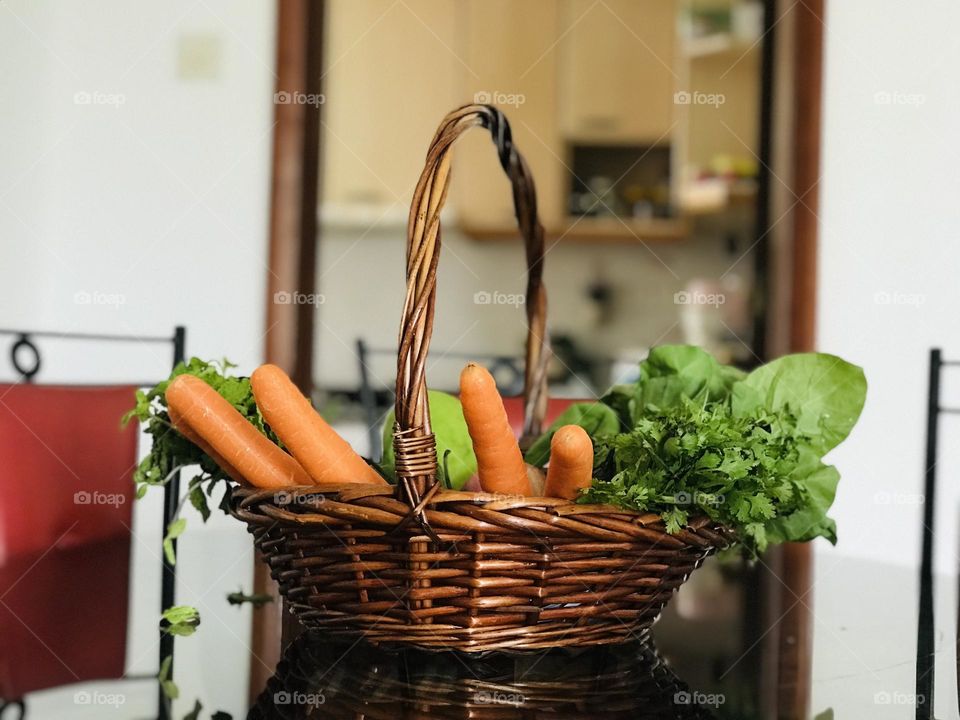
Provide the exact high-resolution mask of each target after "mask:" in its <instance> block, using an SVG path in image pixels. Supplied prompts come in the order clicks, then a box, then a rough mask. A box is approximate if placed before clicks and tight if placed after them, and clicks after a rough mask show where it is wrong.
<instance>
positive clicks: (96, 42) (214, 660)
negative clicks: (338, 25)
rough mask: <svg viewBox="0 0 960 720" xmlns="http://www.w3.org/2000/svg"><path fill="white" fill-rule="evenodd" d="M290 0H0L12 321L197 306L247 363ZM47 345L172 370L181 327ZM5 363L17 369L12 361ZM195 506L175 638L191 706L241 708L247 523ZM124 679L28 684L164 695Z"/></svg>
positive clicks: (65, 714)
mask: <svg viewBox="0 0 960 720" xmlns="http://www.w3.org/2000/svg"><path fill="white" fill-rule="evenodd" d="M274 7H275V4H274V3H265V2H256V1H255V0H249V1H246V2H232V1H231V2H228V1H227V0H205V2H200V3H194V2H188V1H187V0H173V1H171V2H163V3H138V4H137V5H136V8H135V9H134V8H132V7H131V5H130V4H129V3H127V2H123V1H122V0H100V1H98V2H88V3H82V4H81V3H64V2H50V1H49V0H46V1H43V2H28V1H27V0H6V1H5V2H3V3H2V4H0V64H2V65H3V67H4V72H3V73H0V96H2V97H3V98H4V100H3V103H2V111H0V158H2V162H0V258H2V260H0V287H2V288H3V302H2V303H0V327H14V328H33V329H37V328H40V329H51V330H74V331H84V332H94V331H96V332H109V333H139V334H151V335H156V334H164V335H166V334H169V333H171V332H172V328H173V326H174V325H176V324H183V325H186V326H187V328H188V348H187V349H188V352H190V353H192V354H196V355H199V356H201V357H221V356H227V357H229V358H231V359H233V360H234V361H235V362H238V363H240V366H241V370H242V371H244V372H249V371H250V370H251V369H252V367H254V366H255V365H256V364H257V363H259V362H260V361H261V355H262V346H263V341H262V337H261V333H262V329H263V324H264V317H263V297H264V293H265V288H264V285H265V276H266V268H265V259H266V237H267V220H268V193H269V182H270V178H269V169H270V168H269V161H270V142H271V127H272V122H273V104H272V97H273V91H274V88H273V85H274V76H273V71H272V67H273V64H274V37H275V36H274V31H275V28H274V25H275V17H274ZM191 48H193V49H192V50H191ZM184 54H186V55H188V56H192V58H193V59H192V60H191V59H190V57H186V58H185V57H183V55H184ZM190 75H193V77H188V76H190ZM88 100H89V102H87V101H88ZM84 293H85V294H84ZM85 300H89V302H85ZM0 343H3V344H4V346H3V347H0V352H2V353H3V354H5V353H6V352H7V351H6V349H5V347H6V343H7V340H6V339H5V338H2V337H0ZM43 347H45V348H46V349H47V351H46V354H45V371H44V374H43V375H42V376H41V378H40V380H43V381H57V380H63V381H90V380H104V381H117V380H130V381H142V380H152V379H154V380H155V379H159V378H160V377H161V376H163V375H165V374H166V372H167V371H168V370H169V363H170V350H169V348H167V347H159V348H156V347H153V348H150V347H146V346H133V347H111V348H110V349H109V350H105V349H104V348H103V347H98V346H86V345H65V344H63V343H52V342H51V343H47V344H45V345H44V346H43ZM0 373H2V375H0V378H2V379H9V378H10V377H11V374H10V372H9V369H8V367H7V366H6V363H5V362H4V363H2V364H0ZM159 498H160V496H159V493H157V494H155V495H154V496H153V497H148V498H147V499H146V500H145V501H143V503H141V504H139V505H138V506H137V509H136V513H135V531H136V537H135V540H134V570H135V572H134V576H133V582H134V587H133V591H132V599H133V604H132V615H131V624H130V628H131V641H130V647H129V653H128V654H129V664H130V668H129V669H130V671H131V672H138V673H147V672H156V662H157V661H156V647H155V643H156V632H155V628H156V622H157V615H158V606H159V560H158V558H157V556H156V554H157V551H158V549H159V546H160V537H161V535H160V523H159V513H160V506H159ZM199 523H200V521H199V517H198V516H196V515H191V519H190V520H189V525H190V527H189V528H188V530H187V533H186V535H185V536H184V540H183V542H182V545H181V561H180V564H179V570H180V573H181V579H180V585H179V588H178V592H179V600H181V601H182V602H184V603H191V604H194V603H195V604H199V606H200V609H201V612H202V615H203V618H204V621H203V626H202V628H201V630H200V632H199V633H198V634H197V635H196V636H195V637H193V638H188V639H185V640H178V653H177V658H178V660H177V680H178V682H179V684H180V687H181V691H182V696H183V700H182V701H181V703H180V704H179V706H178V709H177V712H178V716H180V715H182V714H183V713H184V712H186V709H187V708H188V707H192V704H193V700H194V699H195V698H197V697H200V698H201V699H202V701H203V703H204V705H205V706H206V707H207V708H210V709H211V710H213V709H216V708H222V709H224V710H226V711H229V712H231V713H232V714H233V716H234V717H241V716H242V715H243V714H244V712H245V705H246V703H245V694H246V678H247V668H248V664H249V653H248V652H247V649H246V648H247V646H248V644H249V611H248V610H243V611H238V610H237V609H236V608H233V607H229V606H228V605H227V603H226V601H225V597H224V596H225V594H226V593H227V592H230V591H234V590H237V589H238V588H239V587H240V586H241V585H242V586H244V587H245V588H249V587H250V577H251V568H252V558H251V549H250V541H249V536H248V535H247V534H246V532H245V530H244V528H242V527H240V526H239V525H238V524H237V523H235V522H233V521H230V520H228V519H226V518H223V517H220V518H216V517H215V518H214V519H212V520H211V522H210V524H209V525H208V526H206V527H203V528H201V527H200V526H199ZM120 688H121V689H118V691H119V692H124V693H127V697H128V702H127V703H126V706H125V707H123V708H120V709H119V710H118V711H115V710H114V709H113V708H109V707H101V708H83V707H77V706H75V705H74V704H73V702H72V697H73V692H74V691H75V688H72V689H67V690H66V691H62V692H57V693H43V694H42V696H38V697H36V698H31V704H32V705H33V706H34V711H33V712H32V714H33V715H35V716H36V717H62V718H69V717H79V716H80V715H79V713H82V712H83V711H84V710H85V711H86V712H88V713H89V712H92V713H93V715H90V717H110V716H116V717H133V716H136V715H140V716H145V715H147V714H149V712H150V711H151V709H152V708H153V707H154V703H155V701H154V699H153V698H154V695H153V688H152V687H151V686H150V685H149V684H145V683H139V684H125V685H122V686H120ZM114 712H116V714H113V713H114Z"/></svg>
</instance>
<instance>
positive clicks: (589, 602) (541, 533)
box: [232, 105, 732, 652]
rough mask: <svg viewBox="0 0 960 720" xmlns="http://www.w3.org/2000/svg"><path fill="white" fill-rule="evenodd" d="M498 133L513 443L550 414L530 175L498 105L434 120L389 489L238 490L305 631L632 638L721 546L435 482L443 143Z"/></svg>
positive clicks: (412, 254) (416, 207)
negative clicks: (523, 319)
mask: <svg viewBox="0 0 960 720" xmlns="http://www.w3.org/2000/svg"><path fill="white" fill-rule="evenodd" d="M478 125H479V126H481V127H485V128H487V129H488V130H489V131H490V133H491V134H492V135H493V139H494V143H495V144H496V147H497V151H498V153H499V157H500V163H501V165H502V166H503V168H504V170H505V171H506V173H507V175H508V177H509V178H510V181H511V183H512V185H513V199H514V205H515V209H516V214H517V219H518V222H519V225H520V230H521V233H522V235H523V238H524V240H525V242H526V258H527V265H528V282H527V303H526V308H527V320H528V327H529V334H528V338H527V352H526V360H527V366H526V372H525V383H524V398H525V406H524V408H525V417H524V439H523V440H522V441H521V442H522V443H523V442H526V441H529V440H530V439H532V438H534V437H536V436H537V435H538V434H539V433H540V431H541V429H542V419H543V415H544V411H545V408H546V401H547V394H546V375H547V374H546V367H547V361H548V359H549V347H548V346H547V332H546V320H545V316H546V295H545V292H544V289H543V285H542V272H543V255H544V240H543V228H542V226H541V225H540V222H539V220H538V217H537V204H536V193H535V190H534V184H533V179H532V178H531V176H530V172H529V170H528V168H527V165H526V163H525V162H524V160H523V158H522V157H521V155H520V154H519V153H518V152H517V151H516V149H515V148H514V146H513V142H512V140H511V135H510V127H509V125H508V124H507V121H506V119H505V118H504V116H503V115H502V114H501V113H500V111H498V110H496V109H495V108H493V107H490V106H486V105H468V106H466V107H463V108H460V109H459V110H456V111H454V112H452V113H451V114H449V115H448V116H447V117H446V118H445V119H444V121H443V123H442V124H441V125H440V128H439V130H438V131H437V134H436V135H435V137H434V139H433V142H432V143H431V145H430V150H429V152H428V154H427V163H426V167H425V169H424V171H423V174H422V175H421V177H420V181H419V183H418V184H417V187H416V191H415V192H414V196H413V205H412V207H411V210H410V219H409V225H408V234H407V295H406V301H405V304H404V309H403V316H402V322H401V327H400V351H399V357H398V361H397V393H396V420H397V428H396V432H395V440H394V447H395V451H396V469H397V478H398V482H397V485H396V487H384V486H371V485H357V484H352V485H347V486H345V485H338V486H310V487H302V488H291V489H290V490H289V491H284V492H282V493H279V494H278V493H276V492H274V491H264V490H253V489H248V488H241V489H237V490H235V491H234V496H233V499H232V511H233V513H234V514H235V515H236V517H238V518H240V519H241V520H243V521H245V522H246V523H247V525H248V527H249V529H250V531H251V532H252V533H253V535H254V537H255V539H256V543H257V546H258V547H259V548H260V550H261V552H262V553H263V555H264V557H265V560H266V562H268V563H269V565H270V569H271V574H272V575H273V577H274V579H275V580H276V581H277V582H278V583H279V585H280V590H281V593H282V594H283V596H284V597H285V598H286V600H287V603H288V605H289V607H290V608H291V610H292V611H293V612H294V613H296V615H297V616H298V617H299V619H300V621H301V622H302V623H303V624H304V625H306V626H308V627H312V628H320V629H323V630H324V631H325V632H326V633H328V634H329V635H331V636H363V637H365V638H366V639H367V640H369V641H371V642H374V643H388V644H392V643H396V644H399V645H413V646H418V647H421V648H429V649H437V650H440V649H456V650H461V651H466V652H483V651H489V650H517V651H519V650H538V649H543V648H551V647H565V646H588V645H602V644H609V643H618V642H623V641H626V640H629V639H635V638H638V637H643V636H644V635H645V633H646V631H647V629H648V628H649V626H650V625H651V623H652V622H653V621H654V619H655V618H656V617H657V615H658V614H659V613H660V611H661V609H662V608H663V606H664V605H665V604H666V602H667V600H668V599H669V598H670V595H671V594H672V593H673V591H674V590H676V589H677V588H678V587H679V586H680V585H681V584H682V583H683V582H684V580H686V578H687V576H688V575H689V574H690V572H691V571H693V570H694V569H695V568H696V567H697V566H698V565H699V564H700V562H702V560H703V559H704V557H705V556H706V555H708V554H709V553H710V552H712V551H713V550H715V549H716V548H718V547H723V546H725V545H727V544H729V543H730V541H731V540H732V538H731V536H730V535H729V533H728V532H727V531H725V530H724V529H723V528H721V527H718V526H717V525H715V524H714V523H712V522H711V521H709V520H707V519H705V518H698V519H694V520H691V522H690V524H689V526H688V527H687V528H685V529H684V530H683V531H681V532H679V533H677V534H675V535H669V534H667V533H666V531H665V529H664V526H663V523H662V521H661V520H660V518H659V516H657V515H655V514H640V513H634V512H630V511H626V510H623V509H620V508H612V507H605V506H603V507H601V506H595V505H594V506H591V505H581V504H576V503H573V502H570V501H567V500H560V499H556V498H537V497H523V498H517V497H507V498H504V497H497V496H492V495H486V494H482V493H469V492H453V491H446V490H443V489H441V488H440V486H439V484H438V483H437V458H436V450H435V442H434V438H433V434H432V433H431V430H430V417H429V409H428V407H427V390H426V381H425V378H424V370H425V361H426V356H427V350H428V347H429V344H430V336H431V331H432V327H433V315H434V302H435V298H436V270H437V262H438V258H439V249H440V219H439V217H440V209H441V206H442V205H443V201H444V198H445V196H446V192H447V184H448V179H449V168H450V149H451V146H452V145H453V143H454V141H455V140H456V139H457V138H458V137H459V136H460V135H461V134H462V133H464V132H465V131H466V130H468V129H470V128H472V127H475V126H478Z"/></svg>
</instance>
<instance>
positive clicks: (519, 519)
mask: <svg viewBox="0 0 960 720" xmlns="http://www.w3.org/2000/svg"><path fill="white" fill-rule="evenodd" d="M392 495H393V491H392V489H390V488H386V489H384V488H381V487H377V486H355V487H352V488H350V489H343V487H342V486H339V487H330V488H325V487H323V486H311V487H305V488H299V489H296V490H291V491H290V492H289V493H286V497H284V498H282V500H281V502H280V504H278V503H277V502H276V499H275V493H273V492H272V491H262V490H261V491H249V490H241V491H237V494H236V497H235V500H239V502H238V504H237V507H236V510H235V513H236V514H237V516H238V517H240V518H241V519H243V520H245V521H246V522H247V523H248V525H249V527H250V528H251V531H252V532H253V534H254V536H255V538H256V541H257V545H258V546H259V547H260V550H261V551H262V552H263V553H264V555H265V556H266V558H267V561H268V562H269V564H270V568H271V572H272V575H273V577H274V578H275V579H276V580H277V581H278V582H279V584H280V589H281V592H282V593H283V595H284V597H285V598H286V599H287V601H288V603H289V605H290V607H291V608H292V610H293V611H294V612H295V613H296V614H297V615H298V616H299V618H300V620H301V622H303V623H304V624H305V625H307V626H308V627H312V628H322V629H323V630H324V632H326V633H329V634H330V635H331V636H334V635H337V636H340V635H355V634H358V633H361V634H363V635H364V636H365V637H366V638H367V639H368V640H371V641H374V642H385V643H401V644H404V643H406V644H413V645H417V646H420V647H424V648H433V649H446V648H456V649H459V650H463V651H467V652H470V651H485V650H493V649H498V650H506V649H515V650H521V649H522V650H536V649H542V648H548V647H564V646H572V645H575V646H586V645H599V644H607V643H616V642H623V641H626V640H630V639H636V638H639V637H642V636H643V635H644V633H645V630H646V629H647V628H648V627H649V626H650V624H651V623H652V622H653V620H654V619H655V618H656V616H657V615H658V614H659V613H660V610H661V609H662V608H663V606H664V605H665V604H666V602H667V600H668V599H669V597H670V595H671V593H672V592H673V591H674V590H675V589H676V588H678V587H679V586H680V585H681V584H682V583H683V582H684V580H685V579H686V578H687V576H688V575H689V573H690V572H692V571H693V570H694V569H695V568H696V567H697V566H698V565H699V564H700V562H701V561H702V560H703V558H704V557H705V556H706V554H707V553H709V552H710V551H712V550H713V549H714V548H717V547H723V546H725V545H727V544H728V543H729V542H730V537H729V536H728V535H727V534H726V533H725V532H724V531H722V530H720V529H718V528H716V527H713V526H712V525H711V524H709V523H708V522H707V521H706V520H705V519H700V520H698V521H696V522H694V523H693V524H692V526H691V527H689V528H687V529H685V530H683V531H681V532H680V533H679V534H677V535H668V534H667V533H666V532H665V530H664V528H663V524H662V521H661V520H660V518H659V516H657V515H653V514H644V515H641V514H631V513H629V512H625V511H623V510H619V509H613V508H602V507H597V506H589V505H577V504H575V503H571V502H569V501H567V500H560V499H556V498H523V499H519V498H518V499H513V500H502V499H497V498H495V497H493V496H484V495H482V494H478V493H465V492H439V493H437V494H436V495H434V497H433V498H432V501H431V503H430V507H429V509H427V510H426V512H425V514H426V518H427V520H428V522H429V523H430V525H431V526H432V528H433V530H434V531H435V532H436V534H437V535H438V536H439V538H440V543H439V544H436V543H434V542H431V540H430V538H428V537H426V536H424V535H423V534H422V533H420V532H419V529H418V528H417V527H415V526H413V527H411V526H408V527H407V529H406V530H405V531H404V532H402V533H401V534H400V536H399V537H398V536H397V533H394V532H392V531H393V529H394V528H396V527H397V526H398V525H399V524H400V523H401V522H402V521H403V520H404V518H405V517H407V516H408V515H409V511H410V509H409V507H408V506H407V505H406V503H403V502H401V501H399V500H397V499H395V498H394V497H392Z"/></svg>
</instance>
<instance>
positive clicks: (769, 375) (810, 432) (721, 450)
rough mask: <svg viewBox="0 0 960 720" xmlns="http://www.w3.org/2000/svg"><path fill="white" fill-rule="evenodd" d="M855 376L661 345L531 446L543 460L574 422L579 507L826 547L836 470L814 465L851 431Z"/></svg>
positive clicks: (856, 408)
mask: <svg viewBox="0 0 960 720" xmlns="http://www.w3.org/2000/svg"><path fill="white" fill-rule="evenodd" d="M865 396H866V380H865V379H864V376H863V371H862V370H861V369H860V368H858V367H856V366H855V365H851V364H850V363H847V362H845V361H843V360H841V359H840V358H838V357H835V356H833V355H826V354H822V353H806V354H798V355H789V356H786V357H782V358H780V359H778V360H774V361H773V362H770V363H768V364H766V365H763V366H761V367H759V368H757V369H756V370H754V371H753V372H751V373H750V374H746V373H744V372H742V371H740V370H738V369H736V368H732V367H728V366H724V365H721V364H720V363H718V362H717V361H716V360H715V359H714V358H713V357H712V356H711V355H709V354H708V353H706V352H704V351H703V350H700V349H699V348H696V347H691V346H682V345H676V346H671V345H667V346H661V347H657V348H654V349H653V350H651V352H650V354H649V357H648V358H647V359H646V360H644V361H643V362H642V363H640V377H639V380H638V381H637V382H636V383H635V384H633V385H620V386H616V387H614V388H613V389H611V390H610V391H609V392H608V393H607V394H606V395H604V396H603V397H602V398H601V399H600V401H599V402H597V403H588V404H581V405H578V406H574V407H572V408H570V409H568V411H567V412H566V413H564V414H563V415H561V417H560V418H558V419H557V421H556V422H555V423H554V424H553V426H551V428H550V429H549V430H548V431H547V432H546V433H545V434H544V435H543V436H542V437H541V438H540V439H539V440H538V441H537V442H536V443H534V445H533V446H532V447H531V448H530V450H529V451H528V453H527V460H528V461H532V462H539V463H541V464H542V462H543V461H544V459H545V456H547V455H548V454H549V450H547V448H549V447H550V442H551V438H552V437H553V434H554V433H555V432H556V433H559V428H560V427H562V426H563V425H565V424H567V423H569V422H571V421H573V422H575V423H577V424H580V425H582V426H583V427H584V428H585V429H587V430H588V431H589V432H590V433H591V436H592V440H593V444H594V470H593V477H594V480H593V483H592V485H591V487H590V488H589V489H587V490H585V491H583V492H582V493H581V495H580V496H579V497H578V500H579V501H580V502H585V503H601V504H610V505H617V506H620V507H624V508H629V509H633V510H639V511H652V512H657V513H659V514H660V515H661V516H662V517H663V520H664V521H665V523H666V526H667V529H668V530H669V531H670V532H677V531H678V530H679V529H680V528H681V527H682V526H684V525H685V524H686V522H687V520H688V518H690V517H691V516H692V515H694V514H703V515H706V516H708V517H710V518H711V519H713V520H716V521H718V522H721V523H723V524H724V525H726V526H727V527H729V528H732V529H734V530H736V531H737V532H738V534H739V536H740V538H741V539H742V540H743V541H744V543H745V544H746V545H747V546H748V547H750V548H753V549H756V550H762V549H763V548H765V547H766V546H767V545H768V544H770V543H780V542H788V541H806V540H812V539H813V538H815V537H819V536H822V537H826V538H827V539H828V540H830V541H831V542H836V526H835V524H834V522H833V520H831V519H830V518H829V517H827V510H828V509H829V507H830V505H831V504H832V503H833V499H834V496H835V494H836V489H837V482H838V480H839V478H840V475H839V473H838V472H837V470H836V468H834V467H832V466H829V465H826V464H824V463H823V461H822V457H823V455H824V454H825V453H826V452H828V451H829V450H830V449H832V448H834V447H835V446H836V445H837V444H839V443H840V442H841V441H842V440H843V439H844V438H846V436H847V435H848V434H849V433H850V431H851V429H852V428H853V426H854V424H855V423H856V421H857V418H858V417H859V415H860V411H861V410H862V408H863V404H864V400H865Z"/></svg>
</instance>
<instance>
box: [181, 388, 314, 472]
mask: <svg viewBox="0 0 960 720" xmlns="http://www.w3.org/2000/svg"><path fill="white" fill-rule="evenodd" d="M164 395H165V397H166V399H167V407H168V408H170V410H171V411H172V413H173V414H174V416H175V417H176V418H177V419H178V420H179V425H181V426H186V427H188V428H189V430H188V431H187V432H185V433H184V435H185V436H187V437H190V435H193V436H195V437H197V438H198V439H199V440H200V441H201V442H202V444H200V448H201V449H204V450H205V449H206V448H210V450H211V451H212V452H211V453H210V454H211V455H212V457H214V458H215V459H219V460H218V462H220V461H223V462H224V465H222V466H221V467H223V469H224V471H225V472H227V473H228V474H229V475H231V476H232V475H234V473H236V474H237V475H238V476H239V477H237V478H235V479H238V480H245V481H247V482H249V483H250V484H251V485H255V486H256V487H261V488H280V487H286V486H290V485H309V484H310V477H309V476H308V475H307V473H306V472H305V471H304V469H303V468H302V467H300V464H299V463H298V462H297V461H296V460H294V459H293V458H292V457H290V456H289V455H287V453H285V452H284V451H283V450H281V449H280V448H279V447H277V446H276V445H275V444H273V443H272V442H270V440H268V439H267V438H266V437H265V436H264V435H262V434H261V433H260V432H259V431H258V430H257V429H256V427H254V426H253V424H252V423H250V422H249V421H248V420H247V419H246V418H245V417H243V416H242V415H241V414H240V413H239V412H237V411H236V409H235V408H234V407H233V406H232V405H231V404H230V403H229V402H227V401H226V400H225V399H224V398H223V397H222V396H221V395H220V393H218V392H217V391H216V390H214V389H213V388H212V387H211V386H210V385H208V384H207V383H205V382H204V381H203V380H201V379H200V378H198V377H195V376H193V375H181V376H179V377H178V378H176V379H175V380H174V381H173V382H171V383H170V386H169V387H168V388H167V390H166V393H165V394H164ZM177 425H178V424H177V423H176V422H175V427H177ZM198 444H199V443H198Z"/></svg>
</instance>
